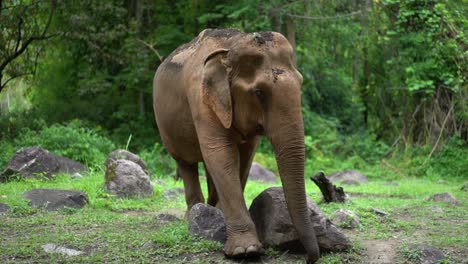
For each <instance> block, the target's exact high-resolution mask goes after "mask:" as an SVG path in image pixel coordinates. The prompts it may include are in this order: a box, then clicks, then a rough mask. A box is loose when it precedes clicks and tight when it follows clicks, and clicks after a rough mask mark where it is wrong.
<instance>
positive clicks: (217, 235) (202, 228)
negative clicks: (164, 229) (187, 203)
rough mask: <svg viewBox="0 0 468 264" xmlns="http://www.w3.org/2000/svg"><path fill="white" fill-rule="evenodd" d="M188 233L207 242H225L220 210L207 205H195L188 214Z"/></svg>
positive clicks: (222, 216)
mask: <svg viewBox="0 0 468 264" xmlns="http://www.w3.org/2000/svg"><path fill="white" fill-rule="evenodd" d="M188 221H189V232H190V234H191V235H193V236H201V237H204V238H206V239H209V240H214V241H218V242H221V243H224V242H226V226H225V224H224V215H223V212H221V210H219V209H218V208H216V207H213V206H211V205H208V204H202V203H197V204H195V205H194V206H192V208H191V209H190V212H189V214H188Z"/></svg>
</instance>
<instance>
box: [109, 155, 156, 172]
mask: <svg viewBox="0 0 468 264" xmlns="http://www.w3.org/2000/svg"><path fill="white" fill-rule="evenodd" d="M119 159H123V160H129V161H133V162H135V163H136V164H138V165H140V167H141V168H142V169H143V171H144V172H145V173H146V174H147V175H150V174H151V173H150V171H149V169H148V166H146V163H145V162H144V161H143V160H142V159H141V158H140V157H139V156H138V155H136V154H134V153H132V152H130V151H127V150H123V149H118V150H114V151H112V152H111V153H110V154H109V156H107V159H106V163H105V166H106V168H107V167H108V166H109V165H110V164H111V163H112V162H114V161H116V160H119Z"/></svg>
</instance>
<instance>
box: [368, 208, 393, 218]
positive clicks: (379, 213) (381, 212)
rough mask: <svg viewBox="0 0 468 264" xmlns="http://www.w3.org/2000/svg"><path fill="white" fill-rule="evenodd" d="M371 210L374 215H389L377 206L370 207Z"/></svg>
mask: <svg viewBox="0 0 468 264" xmlns="http://www.w3.org/2000/svg"><path fill="white" fill-rule="evenodd" d="M371 212H373V213H374V214H375V215H378V216H382V217H386V216H389V215H390V214H389V213H387V212H385V211H382V210H380V209H377V208H372V209H371Z"/></svg>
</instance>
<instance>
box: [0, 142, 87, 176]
mask: <svg viewBox="0 0 468 264" xmlns="http://www.w3.org/2000/svg"><path fill="white" fill-rule="evenodd" d="M85 172H88V168H87V167H86V166H85V165H83V164H81V163H79V162H77V161H73V160H71V159H68V158H65V157H61V156H58V155H55V154H53V153H51V152H49V151H48V150H46V149H43V148H41V147H29V148H22V149H20V150H18V151H17V152H16V153H15V155H13V157H12V158H11V160H10V162H9V163H8V165H7V167H6V169H5V170H4V171H3V172H2V173H1V174H0V181H6V180H8V179H9V178H10V177H11V176H13V175H20V176H21V177H23V178H33V177H38V176H45V177H47V178H52V177H53V176H55V175H57V174H59V173H69V174H73V173H85Z"/></svg>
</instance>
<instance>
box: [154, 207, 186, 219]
mask: <svg viewBox="0 0 468 264" xmlns="http://www.w3.org/2000/svg"><path fill="white" fill-rule="evenodd" d="M159 214H169V215H173V216H175V217H177V218H178V219H185V217H186V215H187V211H186V210H182V209H179V208H168V209H163V210H161V211H159Z"/></svg>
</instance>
